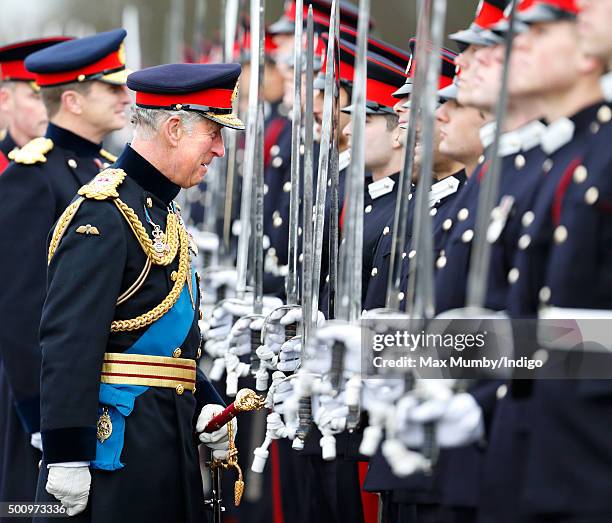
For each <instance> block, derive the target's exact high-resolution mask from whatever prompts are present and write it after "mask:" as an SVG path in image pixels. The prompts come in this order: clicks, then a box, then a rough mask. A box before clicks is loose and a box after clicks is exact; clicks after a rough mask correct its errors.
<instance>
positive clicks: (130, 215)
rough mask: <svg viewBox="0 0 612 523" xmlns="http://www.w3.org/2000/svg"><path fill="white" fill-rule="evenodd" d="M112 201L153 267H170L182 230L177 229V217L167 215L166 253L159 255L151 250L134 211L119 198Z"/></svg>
mask: <svg viewBox="0 0 612 523" xmlns="http://www.w3.org/2000/svg"><path fill="white" fill-rule="evenodd" d="M113 201H114V202H115V205H116V206H117V208H118V209H119V211H120V212H121V214H123V217H124V218H125V219H126V221H127V222H128V223H129V225H130V228H131V229H132V232H133V233H134V234H135V235H136V239H137V240H138V243H140V246H141V247H142V250H143V251H144V253H145V254H146V255H147V257H148V258H149V259H150V260H151V262H152V263H154V264H155V265H170V264H171V263H172V261H173V260H174V258H175V257H176V253H177V251H178V246H179V229H182V227H179V222H178V217H177V216H176V214H174V213H170V214H168V220H167V223H166V232H165V237H166V238H167V244H168V250H167V251H166V252H163V253H159V252H157V251H156V250H155V249H154V248H153V242H152V241H151V238H149V235H148V234H147V231H146V230H145V228H144V226H143V225H142V222H141V221H140V220H139V219H138V216H137V215H136V213H135V212H134V209H132V208H131V207H129V206H128V205H126V204H125V203H124V202H122V201H121V200H120V199H119V198H115V199H114V200H113Z"/></svg>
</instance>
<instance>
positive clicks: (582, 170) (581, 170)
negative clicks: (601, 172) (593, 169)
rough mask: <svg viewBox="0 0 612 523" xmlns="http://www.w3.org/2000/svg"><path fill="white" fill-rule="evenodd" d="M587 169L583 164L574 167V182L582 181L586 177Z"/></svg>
mask: <svg viewBox="0 0 612 523" xmlns="http://www.w3.org/2000/svg"><path fill="white" fill-rule="evenodd" d="M588 174H589V173H588V171H587V169H586V167H585V166H584V165H579V166H578V167H576V168H575V169H574V182H575V183H582V182H584V181H585V180H586V179H587V176H588Z"/></svg>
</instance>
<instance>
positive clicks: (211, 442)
mask: <svg viewBox="0 0 612 523" xmlns="http://www.w3.org/2000/svg"><path fill="white" fill-rule="evenodd" d="M223 410H224V407H223V406H222V405H217V404H215V403H209V404H208V405H204V407H202V410H201V411H200V415H199V416H198V421H197V423H196V432H197V433H198V434H199V438H200V441H201V442H202V443H204V445H206V446H207V447H208V448H209V449H212V451H213V457H214V458H216V459H221V460H225V459H227V457H228V452H229V436H228V434H227V424H225V425H223V427H221V428H220V429H219V430H215V431H214V432H211V433H208V432H204V429H205V428H206V425H208V423H209V422H210V420H211V419H213V418H214V417H215V416H216V415H217V414H220V413H221V412H223ZM231 423H232V428H233V431H234V438H235V437H236V433H237V432H238V421H237V420H236V418H234V419H233V420H232V421H231Z"/></svg>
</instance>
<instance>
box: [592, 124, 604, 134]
mask: <svg viewBox="0 0 612 523" xmlns="http://www.w3.org/2000/svg"><path fill="white" fill-rule="evenodd" d="M600 128H601V126H600V125H599V124H598V123H597V122H591V125H589V130H590V131H591V133H592V134H597V133H598V132H599V129H600Z"/></svg>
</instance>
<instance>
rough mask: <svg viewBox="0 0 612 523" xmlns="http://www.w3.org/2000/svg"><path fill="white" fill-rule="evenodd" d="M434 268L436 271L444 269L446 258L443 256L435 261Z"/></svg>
mask: <svg viewBox="0 0 612 523" xmlns="http://www.w3.org/2000/svg"><path fill="white" fill-rule="evenodd" d="M436 267H437V268H438V269H444V267H446V256H444V255H443V254H442V255H440V257H439V258H438V259H437V260H436Z"/></svg>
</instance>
